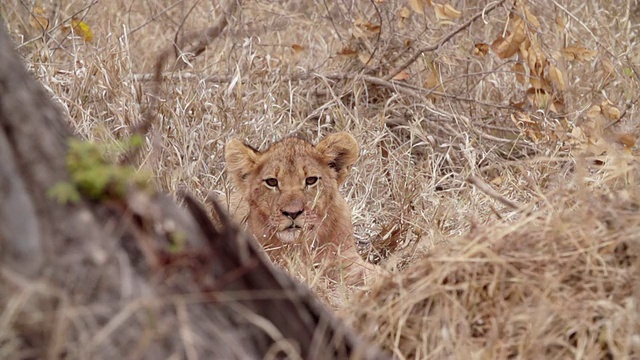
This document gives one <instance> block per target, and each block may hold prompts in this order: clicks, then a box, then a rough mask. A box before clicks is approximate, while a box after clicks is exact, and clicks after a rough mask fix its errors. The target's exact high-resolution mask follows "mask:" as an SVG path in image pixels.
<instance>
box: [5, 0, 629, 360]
mask: <svg viewBox="0 0 640 360" xmlns="http://www.w3.org/2000/svg"><path fill="white" fill-rule="evenodd" d="M54 3H55V4H57V5H55V4H54ZM221 3H222V4H221ZM434 3H435V1H434ZM419 4H421V2H420V1H417V0H416V1H413V0H411V1H406V2H404V1H395V0H373V1H354V2H352V1H341V2H332V1H328V2H324V1H318V2H312V1H304V0H300V1H278V2H271V1H255V2H242V3H241V4H240V6H239V7H238V8H237V9H235V11H233V12H232V13H231V14H229V17H228V18H229V24H228V26H227V27H226V28H225V29H224V30H223V32H222V33H221V34H220V35H219V36H218V37H217V38H216V39H215V40H214V41H213V42H212V43H211V44H210V45H209V46H208V49H207V51H205V52H204V53H202V54H200V55H198V56H196V57H193V56H187V55H184V56H182V57H181V58H180V60H176V58H175V53H176V52H175V51H171V49H172V44H173V43H174V40H175V39H182V38H184V37H185V36H186V37H188V35H189V34H191V33H192V32H194V31H195V32H196V33H202V32H203V30H204V29H205V28H206V27H208V26H210V25H211V24H212V23H214V22H215V21H216V19H217V18H218V17H219V16H221V15H220V14H221V13H222V11H221V9H222V8H223V7H225V6H227V3H225V2H214V1H192V0H189V1H164V0H157V1H146V2H141V1H137V2H129V1H121V0H120V1H111V2H88V1H73V0H63V1H59V2H47V1H42V2H38V1H36V2H35V5H33V4H32V3H31V2H29V3H27V2H25V1H18V0H9V1H5V2H3V4H2V5H0V14H1V15H2V18H3V19H4V21H5V26H7V27H8V29H9V31H10V33H11V35H12V37H13V39H14V40H15V41H16V43H17V44H18V48H19V51H20V53H21V54H22V55H23V56H24V59H25V61H26V62H27V64H28V66H29V68H30V70H31V71H32V72H33V73H34V74H35V75H36V76H37V78H38V79H40V80H41V81H42V83H43V84H44V85H45V87H47V89H49V90H50V91H51V93H52V95H53V97H54V98H55V99H56V100H57V101H58V102H59V103H60V105H61V107H62V108H63V109H64V111H65V112H66V113H67V114H68V115H69V119H70V122H71V125H72V126H73V128H74V129H76V131H77V132H78V134H79V135H80V136H82V137H84V138H87V139H91V140H97V141H102V142H107V143H115V142H116V141H117V140H119V139H122V138H125V137H126V136H128V135H129V134H130V133H131V132H132V129H133V128H134V127H135V125H136V124H137V123H138V122H139V121H140V119H141V118H142V117H143V113H144V111H145V110H146V109H147V108H148V107H149V106H150V105H149V104H150V103H151V102H150V100H151V99H152V98H155V99H157V100H158V101H157V104H158V106H159V107H158V118H157V120H156V121H155V122H154V123H153V126H152V128H151V130H150V132H149V136H148V138H147V147H146V149H145V151H144V154H145V156H144V158H143V159H142V161H141V167H142V168H145V169H151V170H152V171H153V173H154V174H155V176H156V180H157V183H158V184H159V186H160V187H161V188H164V189H166V190H167V191H169V192H172V193H175V192H176V191H177V190H178V189H179V188H182V187H184V188H186V189H187V190H188V191H190V192H192V193H195V194H196V196H198V197H199V198H201V199H204V198H205V197H206V196H207V194H209V193H210V192H212V191H221V192H227V193H228V192H229V191H231V189H230V187H229V186H230V184H229V181H228V179H227V177H226V176H225V172H224V163H223V161H222V159H223V155H222V154H223V153H222V151H223V145H224V143H225V142H226V140H227V139H229V138H230V137H240V138H243V139H246V140H247V141H248V142H249V143H251V144H253V145H254V146H256V147H264V146H266V145H267V144H268V143H270V142H272V141H274V140H277V139H279V138H281V137H283V136H286V135H289V134H293V133H295V134H298V135H301V136H304V137H306V138H308V139H309V140H312V141H317V140H318V139H320V138H321V137H322V136H324V135H325V134H327V133H330V132H333V131H338V130H346V131H349V132H350V133H352V134H353V135H354V136H355V137H356V138H357V139H358V141H359V142H360V144H361V147H362V156H361V159H360V160H359V162H358V163H357V165H356V167H355V169H354V171H353V173H352V176H351V177H350V179H349V181H348V182H347V184H346V185H345V186H344V187H343V189H342V190H343V194H344V195H345V196H346V198H347V199H348V201H349V203H350V204H351V206H352V208H353V217H354V222H355V224H356V232H357V233H356V236H357V238H358V239H359V240H362V241H363V242H369V241H372V244H373V248H374V251H378V253H379V254H378V255H381V256H382V257H383V258H386V260H385V261H383V262H382V264H383V265H382V266H383V267H384V269H385V273H386V275H385V276H382V277H381V279H380V281H379V282H378V283H376V284H373V285H372V286H371V289H370V290H369V291H367V292H360V293H355V294H351V297H352V301H351V302H350V303H349V304H347V305H346V306H345V308H343V309H341V311H340V313H341V314H342V316H343V317H344V318H345V319H346V320H347V321H348V322H350V323H351V324H353V325H354V326H355V327H356V328H357V329H359V330H360V331H361V332H363V333H364V334H365V335H367V336H369V337H370V338H371V339H373V340H374V341H375V342H377V343H379V344H380V345H381V346H382V347H384V348H386V349H387V350H389V351H390V352H392V353H393V354H394V355H395V356H397V357H398V358H436V359H439V358H476V359H496V358H576V359H601V358H616V359H617V358H634V357H635V358H637V357H640V304H638V301H639V300H638V299H640V297H639V293H638V292H639V291H640V289H639V288H638V283H637V282H638V279H639V275H640V274H638V271H639V270H638V267H639V266H640V260H639V258H638V255H639V254H638V251H637V249H638V245H639V244H638V236H639V235H638V234H640V216H639V213H638V212H639V209H640V191H639V190H638V182H639V181H638V179H637V171H638V162H637V157H636V156H637V153H638V151H637V148H636V147H635V139H636V138H637V136H638V130H637V126H636V125H637V117H636V114H637V112H638V108H637V99H638V75H637V73H636V70H637V69H636V67H637V62H638V59H639V56H638V47H637V46H636V44H635V38H636V36H637V31H638V28H637V25H636V24H637V23H638V20H639V19H640V15H639V14H640V13H639V12H640V8H638V6H637V4H636V3H635V2H634V1H621V0H617V1H612V2H610V3H605V2H599V1H587V2H576V1H569V0H554V1H548V2H524V1H517V2H516V5H513V4H514V3H513V2H512V1H508V2H504V3H503V4H501V5H499V6H497V7H496V8H495V9H494V10H492V11H488V12H486V13H485V14H482V15H481V16H479V17H478V18H477V19H476V20H475V21H472V22H470V23H469V24H468V26H466V27H462V29H461V30H460V31H459V32H458V33H456V34H455V35H454V36H452V37H451V38H449V39H447V40H446V41H444V42H443V44H442V46H440V47H439V48H437V49H432V48H430V46H431V45H434V44H438V42H439V41H440V40H441V39H443V37H444V36H445V35H447V34H450V33H452V31H453V30H454V29H456V28H457V27H459V26H461V25H463V24H465V23H466V22H467V21H469V20H471V18H472V17H473V16H474V15H475V14H478V13H480V12H482V11H483V9H485V7H487V6H489V5H491V4H493V3H488V2H484V1H476V0H471V1H451V2H449V3H446V5H450V6H451V8H444V7H440V8H437V7H438V6H439V5H433V6H431V7H430V6H428V5H424V9H423V13H424V14H420V10H421V9H420V5H419ZM440 4H441V5H445V2H444V1H440ZM436 8H437V9H438V10H439V12H437V11H436ZM452 9H455V10H457V11H459V12H460V14H459V15H460V16H459V17H458V14H457V13H456V12H455V11H452ZM510 13H511V16H510V15H509V14H510ZM71 17H74V18H75V19H78V20H82V21H83V22H84V24H86V25H88V26H89V27H90V30H91V32H92V37H93V38H92V39H91V41H87V40H88V39H87V36H86V33H85V34H84V36H82V35H83V33H82V31H81V30H76V31H75V33H76V36H72V34H70V33H69V30H68V29H69V27H68V26H67V27H65V24H68V23H69V19H70V18H71ZM36 20H40V22H41V23H42V22H44V20H46V21H47V22H48V24H45V25H46V28H47V30H46V31H43V30H42V28H41V27H40V26H39V25H38V23H37V21H36ZM65 29H67V30H65ZM76 29H78V28H76ZM501 36H502V37H503V38H504V39H506V40H505V41H503V42H502V43H501V42H500V40H499V37H501ZM518 37H520V38H518ZM496 40H497V41H496ZM494 41H495V42H494ZM505 42H506V46H505ZM483 44H487V45H491V44H494V47H493V49H492V50H489V51H488V52H487V53H486V54H485V52H486V50H487V47H488V46H486V45H483ZM509 44H512V46H513V49H512V50H513V52H516V50H518V51H519V53H518V54H516V55H513V56H509V55H510V54H509V51H511V50H510V48H509ZM513 44H515V45H513ZM167 49H169V50H170V54H171V57H170V59H169V61H168V64H167V68H166V71H167V76H166V78H165V81H164V82H163V84H162V89H161V91H160V92H159V93H154V91H155V90H156V89H154V88H153V87H152V86H151V81H149V79H150V75H149V74H151V73H152V71H153V66H154V63H155V62H156V60H157V56H158V55H159V54H160V53H162V52H164V51H166V50H167ZM420 50H426V51H424V52H421V51H420ZM433 50H435V51H433ZM414 55H416V56H415V57H414ZM500 55H501V56H500ZM412 59H413V60H412ZM182 60H184V61H182ZM410 60H412V61H410ZM403 63H408V64H410V65H409V66H408V67H406V69H404V70H403V71H402V72H400V73H398V74H397V75H396V76H395V79H387V78H389V77H393V76H388V75H394V73H396V72H397V71H394V70H395V69H397V68H398V66H400V65H402V64H403ZM518 64H519V65H518ZM525 75H527V76H531V77H532V78H526V77H525ZM529 89H541V90H538V91H533V90H529ZM154 94H155V95H154ZM483 189H484V190H483ZM487 189H489V190H487ZM387 250H389V251H387ZM387 252H390V253H391V254H390V256H389V254H388V253H387ZM376 257H377V256H376V255H375V254H372V255H371V258H376ZM290 270H291V271H292V272H294V273H299V272H301V269H297V268H291V269H290ZM315 290H317V291H318V292H320V293H322V290H323V289H321V288H318V286H316V289H315ZM1 346H2V345H1V344H0V347H1Z"/></svg>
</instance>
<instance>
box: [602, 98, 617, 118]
mask: <svg viewBox="0 0 640 360" xmlns="http://www.w3.org/2000/svg"><path fill="white" fill-rule="evenodd" d="M600 108H601V109H602V115H604V116H605V117H606V118H607V119H609V120H612V121H614V120H619V119H620V117H621V116H622V112H621V111H620V109H618V108H617V107H615V106H613V104H611V103H610V102H608V101H606V100H605V101H603V102H602V104H600Z"/></svg>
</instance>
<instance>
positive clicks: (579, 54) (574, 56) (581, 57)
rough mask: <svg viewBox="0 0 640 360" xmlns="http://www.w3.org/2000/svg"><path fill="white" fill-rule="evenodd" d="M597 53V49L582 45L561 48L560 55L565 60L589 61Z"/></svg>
mask: <svg viewBox="0 0 640 360" xmlns="http://www.w3.org/2000/svg"><path fill="white" fill-rule="evenodd" d="M597 54H598V51H597V50H590V49H587V48H585V47H582V46H567V47H566V48H564V49H562V55H564V57H565V59H567V60H578V61H589V60H591V59H593V58H594V57H595V56H596V55H597Z"/></svg>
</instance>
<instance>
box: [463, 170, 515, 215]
mask: <svg viewBox="0 0 640 360" xmlns="http://www.w3.org/2000/svg"><path fill="white" fill-rule="evenodd" d="M467 182H468V183H469V184H471V185H473V186H475V187H477V188H478V189H479V190H480V191H482V192H483V193H485V195H488V196H490V197H492V198H494V199H496V200H498V201H499V202H501V203H502V204H504V205H505V206H507V207H510V208H512V209H514V210H518V209H520V206H518V204H516V203H514V202H513V201H511V200H509V199H507V198H506V197H504V196H502V195H500V194H499V193H498V192H497V191H495V190H493V188H492V187H491V186H489V184H487V183H486V182H484V181H483V180H482V179H480V178H479V177H477V176H473V175H472V176H469V177H468V178H467Z"/></svg>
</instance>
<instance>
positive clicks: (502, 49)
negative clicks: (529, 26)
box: [491, 17, 528, 59]
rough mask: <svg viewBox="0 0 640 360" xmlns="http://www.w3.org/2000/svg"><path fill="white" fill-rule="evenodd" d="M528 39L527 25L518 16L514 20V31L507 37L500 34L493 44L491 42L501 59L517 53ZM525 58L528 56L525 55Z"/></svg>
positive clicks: (492, 47)
mask: <svg viewBox="0 0 640 360" xmlns="http://www.w3.org/2000/svg"><path fill="white" fill-rule="evenodd" d="M526 40H527V33H526V25H525V23H524V21H522V19H521V18H519V17H516V18H515V19H514V20H513V31H512V32H510V33H509V34H508V36H507V38H506V39H505V38H503V37H502V36H498V38H497V39H496V40H495V41H494V42H493V44H491V50H493V52H494V53H496V55H498V57H500V58H501V59H507V58H510V57H512V56H513V55H515V54H516V52H517V51H518V50H519V49H520V48H521V47H522V46H521V45H522V44H523V43H524V42H525V41H526ZM527 47H528V46H527ZM525 48H526V47H525ZM521 51H522V50H521ZM523 58H526V56H523Z"/></svg>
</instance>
